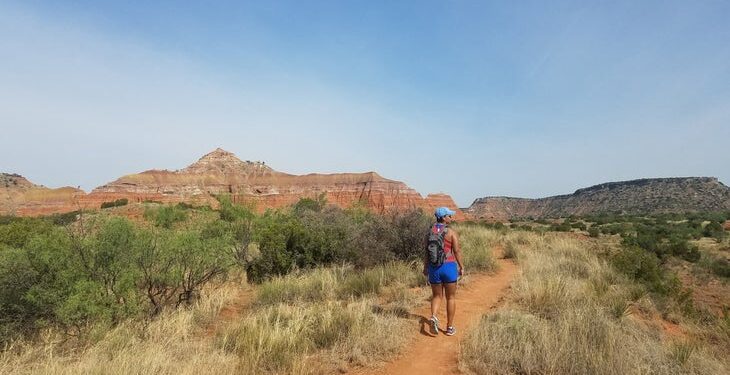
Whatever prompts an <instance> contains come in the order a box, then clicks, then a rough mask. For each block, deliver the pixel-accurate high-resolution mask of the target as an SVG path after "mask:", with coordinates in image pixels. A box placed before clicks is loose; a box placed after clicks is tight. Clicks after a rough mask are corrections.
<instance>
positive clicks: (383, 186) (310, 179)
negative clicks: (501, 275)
mask: <svg viewBox="0 0 730 375" xmlns="http://www.w3.org/2000/svg"><path fill="white" fill-rule="evenodd" d="M216 194H230V195H231V196H232V197H233V199H234V201H237V202H251V203H254V204H255V207H256V208H257V210H258V211H264V210H265V209H267V208H278V207H283V206H288V205H291V204H293V203H296V202H297V201H299V199H301V198H316V197H317V196H319V195H320V194H324V195H325V197H326V198H327V201H328V202H330V203H333V204H336V205H338V206H340V207H349V206H351V205H353V204H354V203H356V202H359V203H361V204H364V205H365V206H367V207H368V208H370V209H372V210H374V211H376V212H385V211H388V210H392V209H396V210H398V209H407V208H413V207H421V208H423V209H424V210H426V211H427V212H428V211H430V210H433V208H435V207H437V206H440V205H444V206H449V207H451V208H453V209H455V210H457V213H458V214H457V217H460V216H461V215H462V214H461V212H460V211H459V210H458V209H457V208H456V204H455V203H454V201H453V200H452V199H451V197H449V196H448V195H446V194H434V195H429V196H428V197H427V198H425V199H424V198H423V197H421V195H420V194H419V193H418V192H416V191H415V190H413V189H411V188H410V187H408V186H407V185H406V184H404V183H402V182H399V181H394V180H389V179H386V178H383V177H381V176H380V175H378V174H377V173H375V172H366V173H339V174H316V173H313V174H308V175H303V176H296V175H291V174H287V173H282V172H277V171H275V170H273V169H272V168H270V167H269V166H267V165H266V164H265V163H262V162H251V161H242V160H240V159H238V158H237V157H236V156H235V155H234V154H232V153H230V152H227V151H224V150H221V149H216V150H215V151H213V152H211V153H209V154H207V155H205V156H203V157H202V158H201V159H200V160H198V161H197V162H195V163H193V164H192V165H190V166H188V167H187V168H184V169H181V170H178V171H167V170H150V171H146V172H142V173H139V174H132V175H127V176H124V177H121V178H119V179H117V180H116V181H113V182H110V183H108V184H106V185H104V186H100V187H98V188H96V189H94V190H93V191H92V192H91V193H89V194H88V195H86V196H84V197H82V198H81V201H82V204H83V206H85V207H88V208H98V207H100V206H101V204H102V203H103V202H107V201H113V200H116V199H120V198H127V199H129V200H130V202H144V201H158V202H165V203H177V202H186V203H192V204H210V205H211V206H213V207H215V206H216V204H217V201H216V200H215V198H214V195H216Z"/></svg>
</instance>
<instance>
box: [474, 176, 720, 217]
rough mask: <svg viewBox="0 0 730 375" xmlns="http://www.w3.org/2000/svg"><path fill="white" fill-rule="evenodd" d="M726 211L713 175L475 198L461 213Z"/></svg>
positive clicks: (533, 214)
mask: <svg viewBox="0 0 730 375" xmlns="http://www.w3.org/2000/svg"><path fill="white" fill-rule="evenodd" d="M728 210H730V188H728V187H727V186H725V185H724V184H722V183H721V182H720V181H718V179H717V178H714V177H687V178H654V179H641V180H633V181H623V182H609V183H605V184H600V185H596V186H591V187H589V188H584V189H578V190H576V191H575V193H573V194H569V195H559V196H554V197H548V198H541V199H524V198H509V197H485V198H479V199H477V200H475V201H474V203H472V205H471V206H470V207H469V208H468V209H467V210H466V214H467V215H469V216H471V217H473V218H476V219H486V220H509V219H513V218H527V217H532V218H548V217H565V216H570V215H578V216H581V215H591V214H599V213H619V214H638V215H641V214H659V213H685V212H701V211H728Z"/></svg>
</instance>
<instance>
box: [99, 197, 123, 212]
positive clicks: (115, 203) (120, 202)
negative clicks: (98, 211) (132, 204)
mask: <svg viewBox="0 0 730 375" xmlns="http://www.w3.org/2000/svg"><path fill="white" fill-rule="evenodd" d="M127 204H129V200H128V199H127V198H121V199H117V200H115V201H111V202H103V203H102V204H101V208H102V209H104V208H111V207H121V206H126V205H127Z"/></svg>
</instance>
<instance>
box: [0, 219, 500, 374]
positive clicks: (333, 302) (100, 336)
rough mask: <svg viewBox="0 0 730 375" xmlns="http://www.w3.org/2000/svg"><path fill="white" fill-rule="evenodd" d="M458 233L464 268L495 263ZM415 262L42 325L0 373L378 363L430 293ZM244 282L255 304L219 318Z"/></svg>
mask: <svg viewBox="0 0 730 375" xmlns="http://www.w3.org/2000/svg"><path fill="white" fill-rule="evenodd" d="M459 231H460V234H461V238H462V241H463V243H464V256H465V258H466V259H469V260H468V262H470V263H467V264H469V265H470V266H467V267H471V268H469V269H470V270H476V269H485V270H491V269H494V265H495V264H496V262H495V260H494V257H493V255H492V251H491V247H492V246H495V245H497V243H498V241H499V237H498V236H497V235H495V234H494V233H490V232H484V231H480V230H472V229H471V228H460V229H459ZM421 267H422V263H421V262H420V261H418V262H414V263H404V262H391V263H387V264H383V265H380V266H378V267H374V268H372V269H367V270H355V269H353V268H352V267H351V266H347V265H343V266H334V267H328V268H318V269H314V270H310V271H306V272H301V273H297V274H292V275H288V276H284V277H280V278H275V279H273V280H271V281H269V282H266V283H263V284H262V285H259V286H256V287H250V286H246V285H245V284H243V283H240V282H232V281H229V282H227V283H226V284H224V285H222V286H219V287H218V288H217V289H209V290H206V291H204V293H203V296H204V298H202V299H201V300H200V301H198V302H197V303H196V304H195V305H194V306H193V307H191V308H189V309H180V310H176V311H167V312H164V313H163V314H162V315H161V316H158V317H157V318H155V319H154V320H153V321H151V322H148V323H144V322H126V323H123V324H120V325H119V326H117V327H115V328H113V329H106V328H103V327H97V328H92V329H89V330H87V331H86V332H87V333H86V334H85V335H84V336H83V337H77V338H69V337H68V336H65V335H63V334H61V333H60V332H58V331H49V332H48V333H47V334H46V335H45V337H44V339H42V340H40V341H34V342H16V343H14V344H13V345H12V347H10V348H7V349H6V350H5V351H3V352H2V353H0V373H2V374H5V373H12V374H170V375H186V374H191V375H193V374H194V375H199V374H208V373H216V374H217V373H220V374H228V373H242V374H253V373H256V374H258V373H282V374H283V373H286V374H290V373H291V374H309V373H332V372H337V371H346V370H348V369H351V368H352V367H360V366H366V367H367V366H375V365H376V364H378V363H379V362H380V361H383V360H388V359H389V358H392V357H393V356H395V355H397V354H398V353H399V352H400V351H401V350H402V348H403V346H404V345H405V343H406V342H407V339H408V337H409V332H408V326H409V325H410V321H409V320H408V318H409V311H411V310H412V308H413V306H415V305H418V304H421V303H425V302H426V298H427V296H428V295H429V294H430V292H429V291H428V290H427V289H426V288H425V287H424V286H425V277H424V276H423V275H422V274H421ZM242 288H254V289H255V290H254V293H251V295H252V297H251V298H252V299H253V300H252V301H251V303H250V304H248V307H247V308H245V309H243V311H240V312H236V314H234V315H233V316H231V315H230V314H228V315H227V318H226V319H227V320H226V321H221V320H220V319H221V315H220V312H221V311H222V309H223V308H224V307H225V306H228V305H232V304H234V302H236V300H237V298H240V295H241V289H242ZM239 302H240V301H239ZM239 305H240V303H239ZM411 333H413V332H411Z"/></svg>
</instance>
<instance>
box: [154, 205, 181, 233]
mask: <svg viewBox="0 0 730 375" xmlns="http://www.w3.org/2000/svg"><path fill="white" fill-rule="evenodd" d="M185 210H186V209H185V208H181V207H180V206H179V205H178V206H163V207H159V208H146V209H145V211H144V217H145V219H147V220H152V221H154V223H155V225H156V226H158V227H162V228H165V229H170V228H172V226H173V225H174V224H175V223H179V222H183V221H185V220H187V218H188V214H187V212H185Z"/></svg>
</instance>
